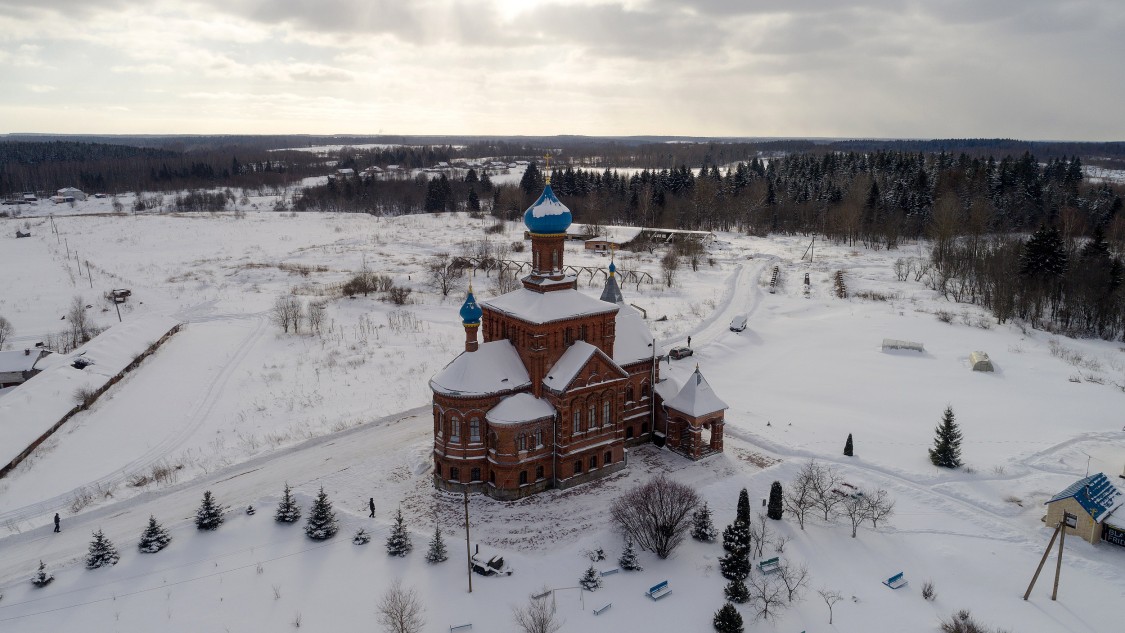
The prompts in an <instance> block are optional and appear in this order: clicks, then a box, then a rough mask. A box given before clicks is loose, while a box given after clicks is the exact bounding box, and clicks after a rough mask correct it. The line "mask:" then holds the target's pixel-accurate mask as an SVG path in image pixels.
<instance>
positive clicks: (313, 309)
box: [305, 301, 327, 334]
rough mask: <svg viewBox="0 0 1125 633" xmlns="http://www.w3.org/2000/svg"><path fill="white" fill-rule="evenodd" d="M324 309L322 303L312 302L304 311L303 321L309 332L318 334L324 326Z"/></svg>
mask: <svg viewBox="0 0 1125 633" xmlns="http://www.w3.org/2000/svg"><path fill="white" fill-rule="evenodd" d="M326 307H327V306H326V305H325V303H324V302H323V301H314V302H312V303H310V304H309V307H308V309H306V310H305V320H306V321H307V322H308V324H309V331H310V332H315V333H317V334H319V333H320V328H321V326H322V325H324V309H325V308H326Z"/></svg>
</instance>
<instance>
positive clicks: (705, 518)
mask: <svg viewBox="0 0 1125 633" xmlns="http://www.w3.org/2000/svg"><path fill="white" fill-rule="evenodd" d="M691 537H692V538H693V539H695V540H697V541H703V542H704V543H711V542H713V541H714V540H715V524H714V523H712V522H711V510H710V508H708V507H707V502H706V501H705V502H703V507H702V508H700V509H699V510H696V511H695V512H694V513H692V515H691Z"/></svg>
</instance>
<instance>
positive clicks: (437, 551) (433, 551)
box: [426, 525, 449, 564]
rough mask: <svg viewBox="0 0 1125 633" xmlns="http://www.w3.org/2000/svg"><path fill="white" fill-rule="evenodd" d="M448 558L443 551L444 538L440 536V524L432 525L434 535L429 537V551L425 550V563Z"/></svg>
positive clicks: (442, 561) (439, 561) (437, 561)
mask: <svg viewBox="0 0 1125 633" xmlns="http://www.w3.org/2000/svg"><path fill="white" fill-rule="evenodd" d="M447 558H449V555H448V554H447V553H446V551H445V540H444V539H442V538H441V526H440V525H434V537H433V538H432V539H430V551H428V552H426V562H427V563H431V564H433V563H444V562H445V560H446V559H447Z"/></svg>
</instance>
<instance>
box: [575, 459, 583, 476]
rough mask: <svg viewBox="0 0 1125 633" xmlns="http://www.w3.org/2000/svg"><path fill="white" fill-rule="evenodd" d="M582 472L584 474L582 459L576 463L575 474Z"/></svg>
mask: <svg viewBox="0 0 1125 633" xmlns="http://www.w3.org/2000/svg"><path fill="white" fill-rule="evenodd" d="M580 472H582V460H581V459H580V460H578V461H576V462H574V474H575V475H577V474H578V473H580Z"/></svg>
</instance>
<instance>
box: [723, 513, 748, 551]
mask: <svg viewBox="0 0 1125 633" xmlns="http://www.w3.org/2000/svg"><path fill="white" fill-rule="evenodd" d="M723 549H724V550H726V551H728V552H742V551H749V550H750V525H749V524H748V523H743V522H742V521H739V520H735V522H734V523H731V524H730V525H728V526H727V527H726V529H724V530H723Z"/></svg>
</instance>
